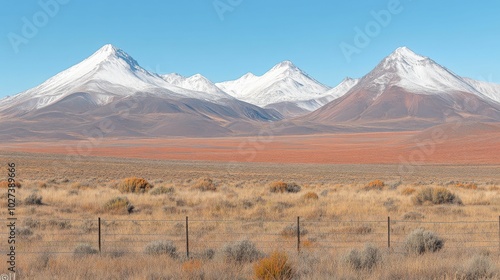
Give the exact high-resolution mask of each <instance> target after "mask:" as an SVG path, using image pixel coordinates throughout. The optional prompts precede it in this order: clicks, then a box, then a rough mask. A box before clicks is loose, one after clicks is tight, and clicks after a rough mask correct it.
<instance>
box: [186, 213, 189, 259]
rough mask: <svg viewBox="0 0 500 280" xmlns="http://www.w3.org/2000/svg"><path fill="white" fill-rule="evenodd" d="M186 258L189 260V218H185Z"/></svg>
mask: <svg viewBox="0 0 500 280" xmlns="http://www.w3.org/2000/svg"><path fill="white" fill-rule="evenodd" d="M186 257H187V258H188V259H189V218H188V216H186Z"/></svg>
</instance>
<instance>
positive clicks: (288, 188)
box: [269, 181, 302, 193]
mask: <svg viewBox="0 0 500 280" xmlns="http://www.w3.org/2000/svg"><path fill="white" fill-rule="evenodd" d="M269 189H270V191H271V192H273V193H284V192H289V193H298V192H300V190H301V189H302V188H301V187H300V186H299V185H297V184H296V183H285V182H283V181H275V182H272V183H271V185H270V187H269Z"/></svg>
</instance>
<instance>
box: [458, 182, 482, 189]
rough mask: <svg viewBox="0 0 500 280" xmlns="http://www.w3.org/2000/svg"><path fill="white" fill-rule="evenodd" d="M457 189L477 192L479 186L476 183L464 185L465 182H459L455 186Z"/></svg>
mask: <svg viewBox="0 0 500 280" xmlns="http://www.w3.org/2000/svg"><path fill="white" fill-rule="evenodd" d="M455 187H456V188H462V189H468V190H477V184H476V183H464V182H458V183H456V184H455Z"/></svg>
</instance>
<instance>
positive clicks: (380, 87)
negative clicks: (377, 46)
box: [305, 47, 500, 129]
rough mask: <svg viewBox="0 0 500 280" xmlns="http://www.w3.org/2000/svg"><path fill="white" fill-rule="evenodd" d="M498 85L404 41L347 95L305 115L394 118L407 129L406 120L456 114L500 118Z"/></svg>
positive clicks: (426, 122)
mask: <svg viewBox="0 0 500 280" xmlns="http://www.w3.org/2000/svg"><path fill="white" fill-rule="evenodd" d="M481 85H483V89H481V88H480V86H481ZM484 88H487V89H488V91H487V93H485V92H486V91H484ZM494 90H495V87H493V86H491V87H487V86H485V84H484V83H481V82H479V83H474V82H471V81H470V80H468V79H465V78H462V77H460V76H458V75H456V74H454V73H453V72H451V71H450V70H448V69H446V68H445V67H443V66H441V65H439V64H438V63H436V62H434V61H433V60H432V59H430V58H428V57H424V56H420V55H417V54H415V53H414V52H413V51H411V50H410V49H408V48H406V47H402V48H398V49H396V50H395V51H394V52H393V53H391V54H390V55H389V56H387V57H386V58H385V59H383V60H382V61H381V62H380V63H379V64H378V65H377V66H376V67H375V68H374V69H373V70H372V71H371V72H370V73H368V74H367V75H365V76H364V77H363V78H362V79H360V80H359V82H358V83H357V84H356V85H355V86H354V87H352V89H350V90H349V91H348V92H347V93H346V94H345V95H343V96H342V97H340V98H337V99H335V100H333V101H332V102H330V103H328V104H327V105H325V106H323V107H321V108H320V109H319V110H317V111H315V112H313V113H311V114H309V115H307V116H305V118H306V119H308V120H310V121H322V122H324V121H328V122H332V121H333V122H349V123H353V122H354V123H381V122H384V123H389V122H392V124H391V125H393V126H395V124H394V122H396V123H398V126H399V127H402V126H403V127H404V126H405V125H406V126H407V127H406V128H407V129H408V128H409V127H408V124H411V125H415V126H419V125H422V126H425V125H429V124H435V123H442V122H446V121H448V120H452V119H457V118H471V119H479V120H500V103H498V102H497V101H494V98H495V96H496V95H495V94H494ZM499 93H500V92H499ZM488 95H489V96H488Z"/></svg>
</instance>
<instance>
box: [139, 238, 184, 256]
mask: <svg viewBox="0 0 500 280" xmlns="http://www.w3.org/2000/svg"><path fill="white" fill-rule="evenodd" d="M144 253H145V254H147V255H168V256H169V257H171V258H174V259H175V258H177V247H175V245H174V243H173V242H172V241H170V240H160V241H153V242H151V243H149V244H148V245H146V247H145V248H144Z"/></svg>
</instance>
